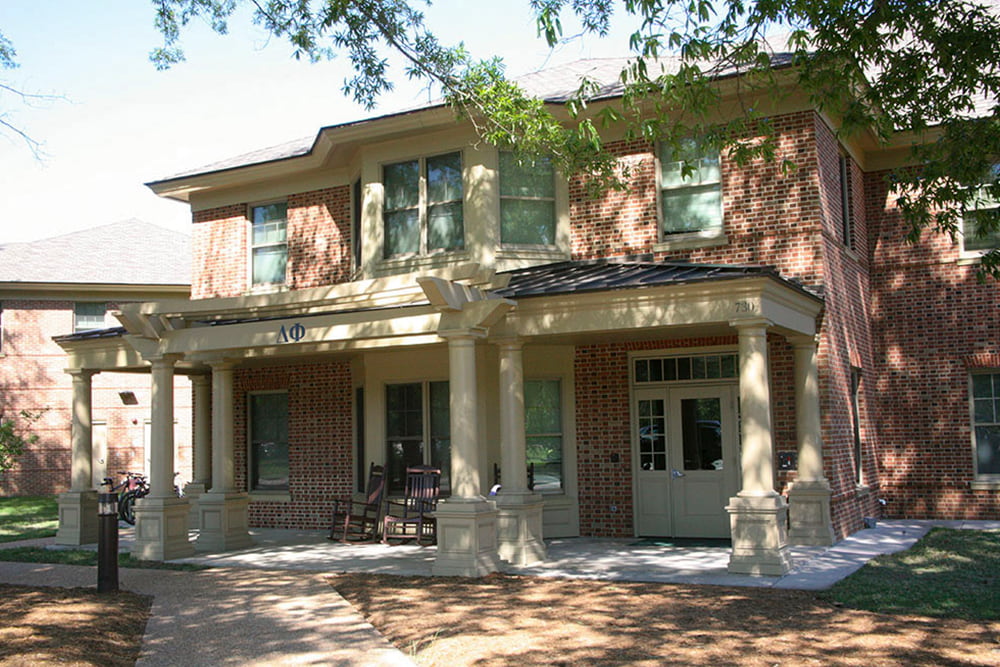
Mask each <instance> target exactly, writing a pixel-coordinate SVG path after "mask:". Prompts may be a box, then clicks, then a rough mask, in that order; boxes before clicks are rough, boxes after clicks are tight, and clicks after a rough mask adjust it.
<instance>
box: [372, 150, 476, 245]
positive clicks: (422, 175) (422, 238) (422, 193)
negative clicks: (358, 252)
mask: <svg viewBox="0 0 1000 667" xmlns="http://www.w3.org/2000/svg"><path fill="white" fill-rule="evenodd" d="M450 155H457V156H458V160H459V173H460V179H459V181H458V182H459V184H460V185H461V188H462V193H461V198H460V199H447V200H441V201H433V202H432V201H431V200H430V193H429V190H430V188H429V178H428V171H427V169H428V167H427V165H428V161H432V160H434V159H436V158H443V157H446V156H450ZM408 162H416V163H417V170H418V176H417V203H416V205H413V206H405V207H399V208H394V209H391V210H390V209H389V208H388V193H387V189H386V187H385V183H386V169H387V168H389V167H393V166H396V165H401V164H406V163H408ZM465 165H466V156H465V151H464V150H462V149H461V148H459V149H456V150H449V151H443V152H440V153H432V154H428V155H420V156H418V157H410V158H406V159H399V160H392V161H391V162H390V161H386V162H383V163H381V164H380V166H379V183H380V184H381V186H382V206H381V223H382V261H394V260H396V261H398V260H403V259H408V258H412V257H427V256H432V255H440V254H446V253H457V252H464V251H465V250H466V247H467V243H466V241H467V239H466V236H467V231H468V230H467V228H466V220H465V210H466V200H465V199H466V193H467V192H468V189H469V188H468V184H467V183H466V169H465ZM454 202H459V203H461V205H462V208H461V210H462V231H461V234H460V240H461V243H460V245H458V246H456V247H454V248H433V249H432V248H430V247H429V237H430V210H431V208H432V207H434V206H443V205H447V204H449V203H454ZM407 209H416V211H417V225H418V226H419V240H418V242H417V250H416V252H400V253H390V252H389V243H388V239H389V231H388V227H387V219H388V215H387V214H388V213H390V212H397V211H403V210H407Z"/></svg>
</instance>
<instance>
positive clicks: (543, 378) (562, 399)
mask: <svg viewBox="0 0 1000 667" xmlns="http://www.w3.org/2000/svg"><path fill="white" fill-rule="evenodd" d="M524 382H525V383H528V382H558V383H559V429H560V430H559V434H558V435H559V439H560V440H561V443H560V456H561V457H562V464H561V465H562V467H561V470H560V471H559V474H560V475H561V478H560V480H559V481H560V488H559V489H557V490H552V491H544V490H539V491H535V493H538V494H539V495H543V496H545V497H546V498H552V497H558V496H564V495H566V489H567V486H568V478H569V468H568V463H567V457H566V433H567V421H566V417H567V415H566V403H567V402H566V380H565V378H563V377H562V376H560V375H540V376H525V378H524ZM525 416H526V417H527V406H525ZM534 435H535V436H538V437H543V438H544V437H551V436H552V435H553V434H548V433H535V434H534ZM524 437H525V439H527V437H528V425H527V419H525V428H524Z"/></svg>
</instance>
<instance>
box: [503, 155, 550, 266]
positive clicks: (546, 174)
mask: <svg viewBox="0 0 1000 667" xmlns="http://www.w3.org/2000/svg"><path fill="white" fill-rule="evenodd" d="M499 178H500V242H501V243H502V244H504V245H540V246H553V245H555V243H556V238H555V237H556V213H555V211H556V197H555V172H554V170H553V167H552V161H551V160H549V159H548V158H538V159H536V160H534V161H527V162H523V163H518V161H517V158H516V157H515V156H514V154H513V153H510V152H508V151H501V152H500V170H499Z"/></svg>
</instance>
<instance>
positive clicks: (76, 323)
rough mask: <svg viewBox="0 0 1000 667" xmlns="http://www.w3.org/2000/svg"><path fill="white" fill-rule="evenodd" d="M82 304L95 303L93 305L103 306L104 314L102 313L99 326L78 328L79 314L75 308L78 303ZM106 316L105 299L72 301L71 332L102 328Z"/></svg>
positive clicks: (106, 305) (106, 306)
mask: <svg viewBox="0 0 1000 667" xmlns="http://www.w3.org/2000/svg"><path fill="white" fill-rule="evenodd" d="M83 304H95V305H101V306H104V314H103V315H102V318H101V325H100V326H99V327H88V328H86V329H80V328H79V315H78V314H77V312H76V308H77V306H80V305H83ZM107 316H108V304H107V302H106V301H74V302H73V333H80V332H81V331H94V330H96V329H103V328H104V325H105V324H106V322H107Z"/></svg>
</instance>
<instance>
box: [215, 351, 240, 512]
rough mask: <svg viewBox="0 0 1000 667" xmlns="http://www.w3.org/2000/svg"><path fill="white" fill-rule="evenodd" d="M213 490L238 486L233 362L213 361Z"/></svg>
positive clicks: (223, 491) (220, 490) (224, 490)
mask: <svg viewBox="0 0 1000 667" xmlns="http://www.w3.org/2000/svg"><path fill="white" fill-rule="evenodd" d="M211 366H212V493H227V492H230V491H234V490H235V489H236V464H235V463H234V462H233V454H234V446H233V366H232V364H231V363H228V362H218V363H213V364H212V365H211Z"/></svg>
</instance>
